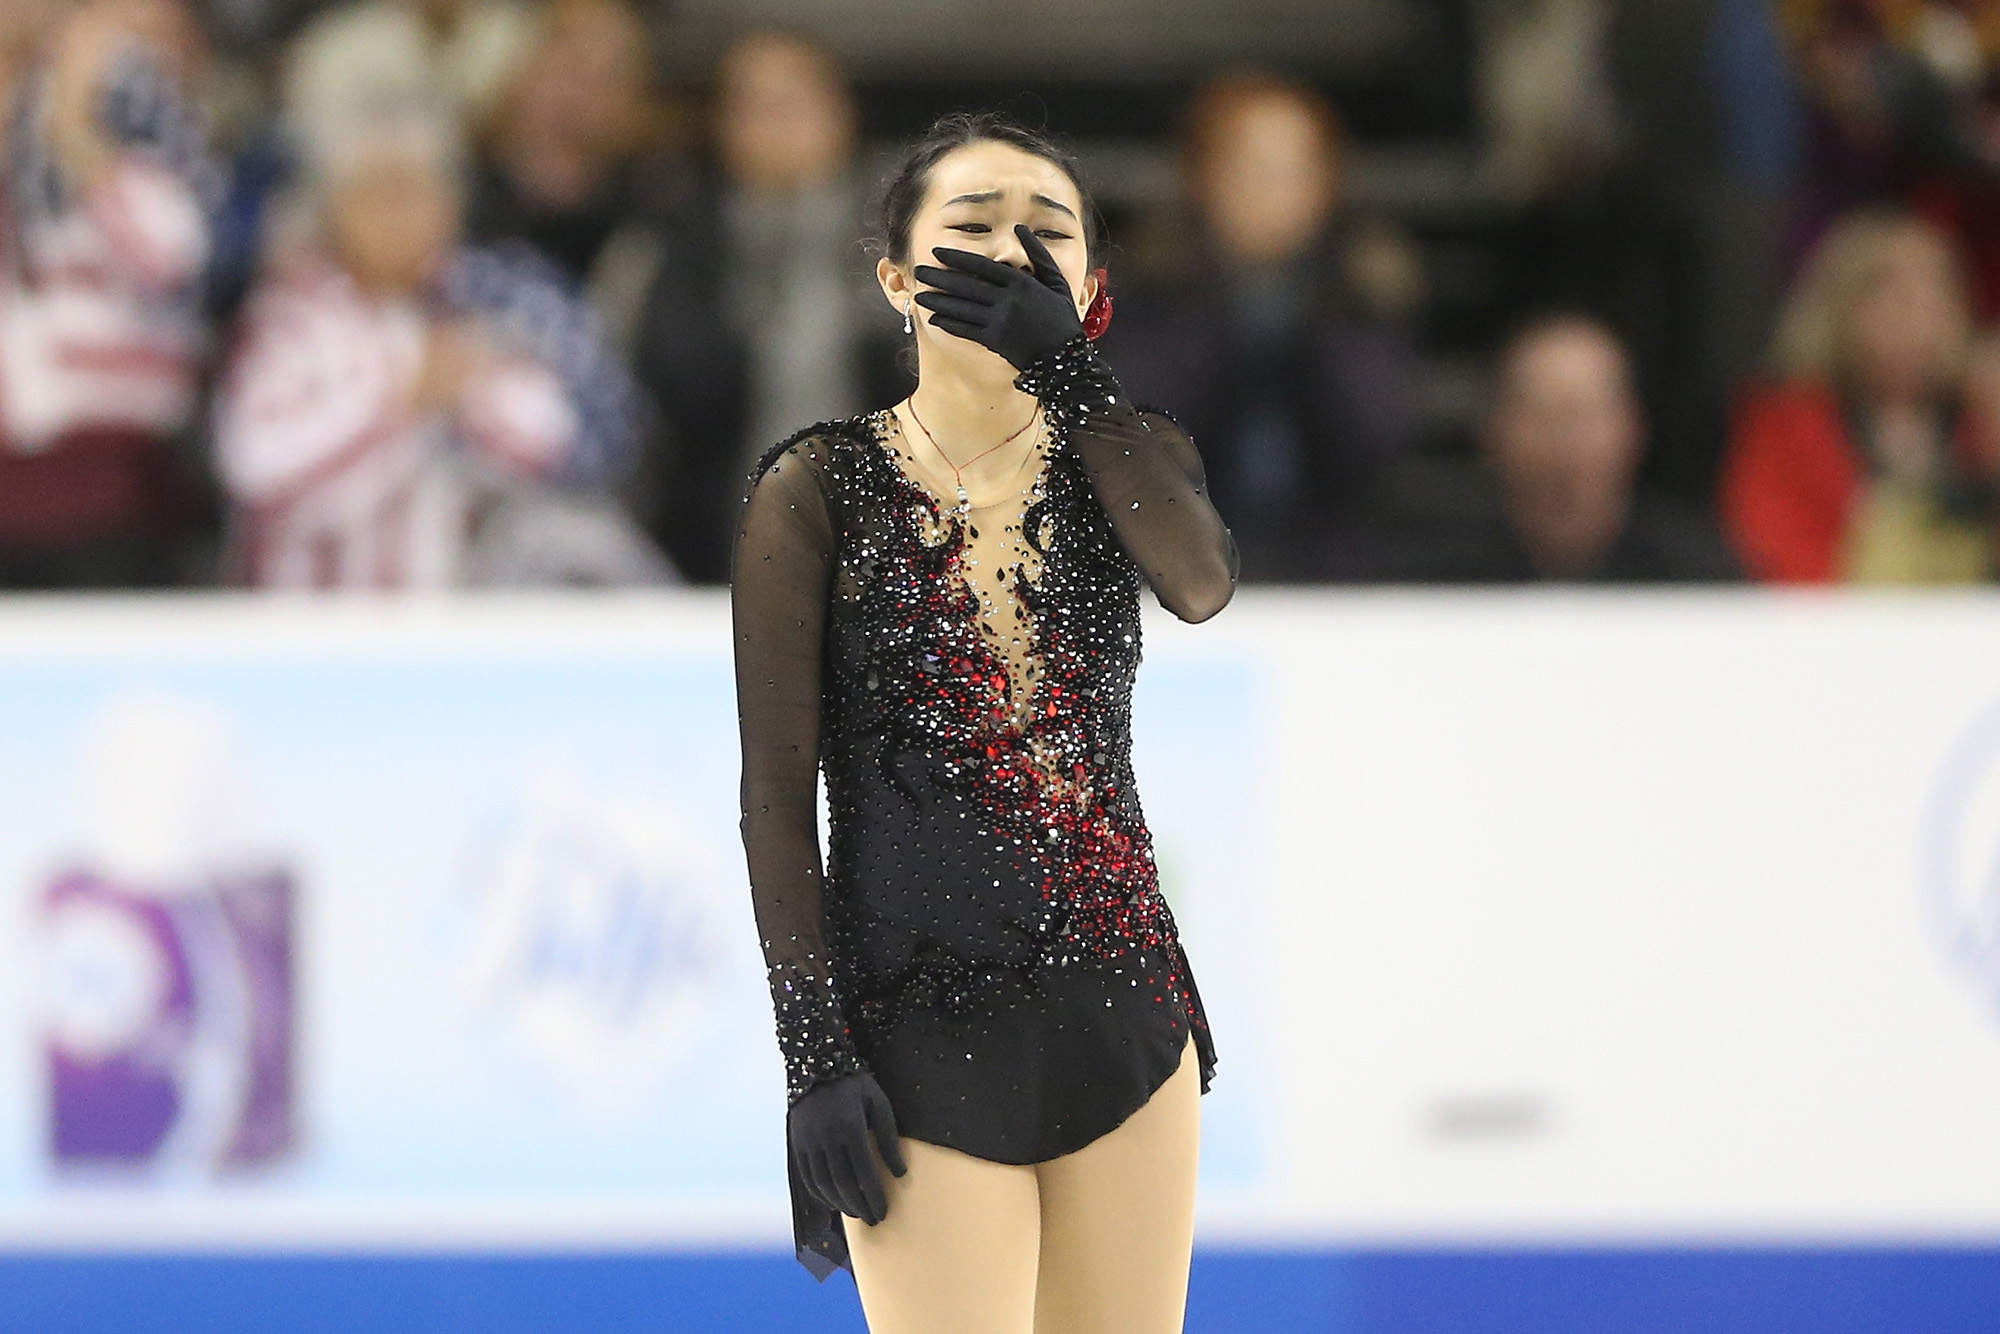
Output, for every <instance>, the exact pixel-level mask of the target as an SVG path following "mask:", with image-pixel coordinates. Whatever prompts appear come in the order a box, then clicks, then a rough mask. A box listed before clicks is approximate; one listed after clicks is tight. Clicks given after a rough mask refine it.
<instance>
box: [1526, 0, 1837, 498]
mask: <svg viewBox="0 0 2000 1334" xmlns="http://www.w3.org/2000/svg"><path fill="white" fill-rule="evenodd" d="M1507 8H1508V10H1509V11H1512V12H1518V13H1519V15H1520V18H1519V19H1518V21H1517V22H1515V23H1513V24H1504V25H1498V28H1497V31H1496V32H1495V34H1494V35H1493V38H1492V40H1491V42H1490V44H1489V46H1490V52H1491V58H1490V59H1489V62H1488V69H1489V73H1488V82H1489V85H1491V86H1490V87H1489V89H1488V92H1487V102H1488V123H1489V129H1490V131H1491V132H1492V134H1493V135H1494V137H1495V139H1496V142H1495V144H1494V164H1495V167H1496V170H1499V171H1501V173H1502V174H1503V176H1504V177H1505V178H1506V179H1507V180H1508V182H1509V183H1510V184H1511V185H1512V186H1513V190H1514V193H1516V194H1517V195H1518V196H1520V197H1523V198H1525V199H1527V201H1528V203H1529V208H1528V210H1527V212H1526V216H1525V225H1524V227H1523V247H1522V250H1521V252H1520V255H1519V261H1518V270H1517V271H1518V273H1519V275H1520V280H1519V283H1518V289H1519V290H1518V296H1517V304H1518V306H1525V307H1528V308H1547V307H1558V308H1565V309H1582V310H1588V311H1590V312H1591V313H1593V314H1595V315H1597V316H1599V317H1600V318H1602V319H1604V320H1605V321H1606V322H1607V323H1608V324H1609V325H1610V326H1611V328H1612V329H1613V330H1615V331H1616V332H1617V334H1618V336H1619V339H1620V341H1621V342H1623V343H1624V345H1625V347H1626V349H1627V351H1628V355H1629V356H1630V358H1631V361H1632V364H1633V370H1634V375H1635V378H1636V380H1637V383H1638V387H1639V393H1640V395H1641V398H1642V400H1643V401H1644V403H1645V405H1646V410H1647V416H1648V419H1649V421H1650V423H1651V427H1652V429H1651V431H1650V433H1649V435H1650V440H1651V447H1650V449H1649V451H1648V455H1647V458H1646V460H1645V462H1644V464H1643V465H1642V472H1643V475H1644V479H1645V482H1646V483H1647V487H1648V489H1649V490H1653V491H1660V492H1667V493H1672V494H1674V495H1677V496H1679V497H1680V498H1681V499H1683V500H1685V501H1687V502H1689V503H1696V504H1703V505H1706V504H1707V503H1709V501H1710V499H1711V497H1712V496H1713V494H1714V487H1715V479H1716V474H1717V471H1718V469H1719V466H1720V462H1721V456H1722V450H1723V442H1724V440H1725V438H1726V436H1727V429H1728V427H1727V423H1728V406H1729V401H1730V395H1731V393H1732V392H1733V390H1734V387H1735V385H1736V384H1737V382H1738V381H1739V380H1740V379H1741V377H1742V376H1743V375H1744V374H1745V373H1747V372H1748V371H1750V370H1751V369H1753V368H1754V367H1755V366H1756V364H1757V361H1758V358H1759V357H1760V355H1761V354H1762V350H1763V348H1764V346H1765V345H1766V344H1767V343H1768V341H1769V338H1770V325H1771V320H1772V318H1773V316H1774V314H1775V311H1776V306H1777V302H1778V298H1779V296H1780V294H1781V292H1782V286H1783V284H1782V265H1783V258H1784V234H1785V225H1786V221H1787V217H1788V209H1789V207H1790V200H1791V195H1792V190H1793V187H1794V183H1795V180H1796V178H1797V175H1798V172H1799V164H1800V161H1801V156H1802V151H1803V150H1802V144H1803V130H1802V112H1801V109H1800V106H1799V98H1798V92H1797V86H1796V80H1795V79H1794V77H1793V74H1792V70H1791V66H1790V61H1789V59H1788V53H1787V51H1786V49H1785V46H1784V44H1783V41H1782V38H1781V34H1780V32H1779V30H1778V29H1777V27H1776V24H1775V19H1774V16H1773V14H1772V8H1771V5H1770V4H1769V2H1768V0H1525V2H1524V3H1522V4H1520V5H1517V6H1511V7H1507Z"/></svg>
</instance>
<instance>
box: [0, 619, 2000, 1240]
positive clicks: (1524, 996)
mask: <svg viewBox="0 0 2000 1334" xmlns="http://www.w3.org/2000/svg"><path fill="white" fill-rule="evenodd" d="M1148 636H1149V639H1148V656H1147V667H1146V669H1145V671H1143V672H1142V676H1141V696H1140V704H1139V723H1138V731H1139V754H1138V764H1139V780H1140V789H1141V793H1142V795H1143V796H1144V798H1145V800H1146V805H1147V810H1148V813H1149V816H1150V818H1151V820H1152V823H1153V826H1154V831H1155V834H1156V837H1157V839H1158V841H1159V844H1160V852H1161V860H1162V865H1163V868H1164V871H1165V874H1166V877H1167V882H1168V888H1169V892H1170V894H1171V895H1173V897H1174V901H1175V905H1176V910H1177V912H1178V913H1179V914H1180V916H1181V920H1182V925H1183V928H1184V931H1185V933H1186V936H1187V940H1188V945H1189V949H1190V953H1191V956H1192V959H1193V962H1194V965H1195V969H1196V973H1197V976H1198V978H1199V979H1200V982H1201V986H1202V990H1203V994H1204V996H1205V998H1206V999H1207V1000H1208V1002H1209V1005H1210V1008H1211V1011H1212V1014H1213V1016H1214V1019H1215V1027H1216V1038H1217V1043H1218V1046H1219V1048H1220V1050H1221V1054H1222V1065H1221V1069H1220V1071H1219V1072H1218V1077H1217V1082H1216V1086H1215V1091H1214V1092H1213V1093H1212V1094H1211V1095H1210V1097H1209V1098H1208V1099H1207V1100H1206V1111H1207V1115H1208V1118H1209V1120H1208V1130H1209V1135H1208V1138H1207V1140H1206V1142H1205V1145H1204V1155H1205V1159H1204V1173H1205V1177H1204V1201H1203V1229H1204V1235H1205V1236H1206V1237H1207V1238H1208V1239H1209V1240H1210V1241H1212V1242H1216V1243H1223V1244H1227V1243H1231V1242H1244V1243H1257V1244H1264V1243H1278V1244H1285V1243H1297V1244H1317V1243H1323V1242H1340V1243H1347V1244H1357V1243H1358V1244H1367V1243H1371V1242H1397V1241H1419V1242H1453V1241H1465V1240H1475V1241H1491V1242H1495V1243H1506V1242H1524V1241H1528V1242H1532V1241H1547V1240H1585V1241H1596V1240H1609V1241H1623V1240H1645V1241H1668V1242H1675V1241H1684V1242H1687V1243H1690V1244H1697V1243H1708V1242H1713V1241H1717V1240H1788V1239H1808V1240H1812V1239H1826V1240H1834V1239H1839V1240H1885V1241H1907V1240H1912V1239H1965V1240H1986V1241H1990V1240H1993V1239H1995V1238H2000V1135H1996V1134H1995V1133H1994V1127H1996V1126H2000V1001H1996V997H2000V929H1995V928H1993V927H1991V926H1989V923H1992V922H1994V921H1996V920H2000V916H1996V914H2000V906H1996V905H2000V878H1996V877H2000V871H1996V866H1997V865H2000V715H1996V714H1995V713H1994V710H1995V709H1996V708H2000V599H1993V598H1987V597H1981V596H1939V597H1934V598H1933V597H1926V598H1908V597H1904V598H1896V599H1875V598H1860V597H1846V596H1828V597H1797V596H1778V595H1771V594H1763V593H1756V592H1743V593H1734V594H1703V595H1658V596H1654V595H1641V596H1592V595H1582V594H1539V593H1522V594H1518V595H1516V594H1463V595H1460V594H1439V595H1414V594H1392V593H1349V594H1342V593H1325V594H1319V593H1314V594H1281V593H1275V592H1273V593H1265V592H1246V593H1244V594H1242V595H1241V596H1240V597H1239V599H1238V601H1237V603H1236V604H1235V605H1234V606H1232V607H1231V608H1230V609H1229V610H1228V611H1226V612H1225V613H1224V614H1223V615H1222V616H1221V617H1220V618H1218V619H1217V620H1215V621H1213V622H1211V623H1209V624H1207V625H1203V626H1196V627H1184V626H1180V625H1178V624H1177V623H1174V622H1172V621H1171V620H1170V619H1169V618H1166V617H1164V616H1154V617H1152V619H1150V620H1149V622H1148ZM132 691H141V692H147V691H150V692H155V693H158V692H165V693H167V694H169V695H176V696H177V697H183V698H187V699H192V700H195V701H197V702H199V703H201V704H202V705H204V706H205V707H209V708H211V709H213V710H216V711H219V712H220V713H221V714H223V715H226V716H227V717H228V718H229V719H230V726H231V727H232V728H233V729H234V733H235V735H237V737H238V739H239V741H240V750H241V755H242V765H243V768H244V770H245V777H246V781H247V782H248V784H249V785H250V787H251V788H252V789H253V790H254V792H255V795H256V796H257V798H258V806H259V809H260V812H261V813H260V815H259V817H258V818H259V820H260V821H261V822H262V823H261V824H260V825H259V828H260V829H261V830H263V831H264V833H265V834H266V835H267V836H268V838H269V839H270V840H272V841H273V842H274V845H275V846H279V847H280V848H281V849H282V851H283V852H284V855H285V856H286V857H288V858H290V862H291V864H292V865H294V866H295V867H296V868H297V871H298V875H299V879H300V882H301V886H302V891H301V892H302V895H303V899H302V903H303V907H302V911H301V915H300V920H299V934H298V945H297V948H298V950H299V952H300V979H299V995H298V997H297V1002H298V1004H299V1007H300V1030H299V1038H300V1048H299V1076H300V1079H299V1090H298V1108H297V1113H298V1116H299V1120H300V1124H301V1139H300V1147H299V1149H298V1151H297V1152H296V1153H295V1154H294V1155H292V1156H291V1157H289V1158H288V1159H286V1160H285V1161H284V1162H283V1163H281V1164H279V1165H277V1166H276V1167H273V1168H271V1169H268V1170H265V1171H262V1172H258V1173H253V1174H249V1175H248V1176H245V1177H242V1178H240V1179H230V1180H226V1181H220V1182H217V1181H211V1180H209V1179H208V1177H207V1176H206V1175H205V1174H204V1173H203V1172H201V1171H199V1170H191V1169H188V1168H186V1167H185V1165H182V1166H180V1167H178V1168H176V1169H175V1170H173V1171H158V1172H154V1173H151V1174H149V1175H146V1176H145V1177H143V1178H141V1179H124V1180H117V1181H111V1182H105V1181H89V1182H80V1181H78V1180H77V1179H75V1178H74V1177H69V1176H64V1175H62V1174H58V1173H56V1172H54V1171H53V1170H52V1168H51V1165H50V1163H49V1161H48V1150H47V1148H46V1144H45V1141H46V1137H47V1132H46V1127H45V1120H46V1113H45V1101H46V1080H47V1074H46V1072H45V1069H44V1058H43V1056H42V1053H41V1047H40V1037H39V1020H38V1018H37V1014H38V1005H37V1000H36V997H37V994H38V993H37V983H36V981H35V977H36V970H37V967H38V966H39V960H38V955H37V950H38V949H39V945H38V943H37V942H38V937H37V935H36V929H35V922H34V918H33V915H32V911H31V909H32V905H33V903H34V901H35V899H36V896H37V895H38V894H39V893H40V892H41V891H42V888H43V886H44V885H45V884H46V883H47V880H48V876H49V873H50V869H51V868H52V867H54V866H57V865H61V864H65V861H66V859H68V860H73V859H74V857H75V855H76V854H75V849H76V847H77V846H79V844H78V842H77V840H78V838H80V837H82V836H81V835H79V834H78V833H77V831H76V828H75V827H74V826H75V822H76V808H77V803H76V800H75V799H74V796H73V789H74V787H75V785H76V782H77V777H76V772H75V771H76V769H77V767H78V765H79V764H80V763H81V761H80V760H79V759H78V758H77V757H78V754H79V753H80V751H79V748H80V747H81V746H82V744H83V743H82V741H81V740H80V738H81V737H82V736H83V734H84V733H85V732H86V731H87V730H88V729H87V726H86V724H87V723H88V722H89V719H90V718H92V717H94V716H97V711H100V710H101V707H102V705H103V703H104V701H105V700H107V699H114V698H120V697H124V696H125V695H129V694H130V692H132ZM727 713H728V698H727V623H726V612H725V608H724V605H723V603H722V601H721V600H720V599H719V598H718V597H716V596H713V595H687V594H683V595H664V596H647V597H640V598H625V597H618V598H605V599H597V598H581V599H570V600H536V599H529V600H487V599H481V600H477V601H468V602H425V601H416V602H406V603H318V602H293V601H271V600H265V599H236V598H189V599H174V600H170V601H146V600H138V599H134V600H129V601H125V600H107V601H99V602H90V603H65V602H42V601H23V602H20V603H15V604H9V605H0V738H11V739H10V740H8V741H7V742H5V743H0V911H4V913H5V916H4V917H0V1246H7V1247H16V1248H19V1247H38V1246H51V1245H54V1246H75V1245H92V1246H105V1247H114V1248H116V1247H126V1246H135V1247H148V1246H175V1245H222V1246H278V1247H297V1246H319V1245H344V1246H355V1245H360V1246H381V1247H390V1248H401V1247H427V1246H454V1245H472V1246H490V1245H503V1246H505V1245H516V1246H526V1247H536V1248H540V1247H551V1246H581V1247H591V1246H602V1245H629V1244H664V1245H703V1244H746V1243H747V1244H780V1243H781V1242H782V1238H783V1236H784V1229H785V1215H784V1208H783V1197H782V1176H781V1175H780V1173H779V1170H778V1169H779V1166H780V1164H779V1161H778V1159H777V1157H776V1154H777V1147H776V1146H777V1142H778V1141H777V1134H778V1126H779V1108H778V1105H777V1103H778V1099H779V1096H780V1095H779V1093H778V1086H777V1076H776V1060H775V1055H774V1054H773V1052H772V1050H771V1043H770V1038H769V1017H768V1012H767V1010H766V1009H765V1005H764V1000H763V997H762V990H761V976H760V975H759V973H760V970H759V969H758V966H757V963H756V960H755V955H754V933H753V930H752V927H751V925H750V921H749V916H748V911H747V907H746V906H745V905H744V903H743V893H744V892H743V887H742V884H741V869H740V867H741V862H740V854H739V853H738V852H737V849H736V842H735V840H736V831H735V827H734V823H733V807H734V800H735V795H734V788H735V773H734V756H733V753H731V751H730V748H729V744H728V739H727V738H728V732H729V726H730V719H729V717H728V716H727ZM399 746H400V747H404V748H405V749H404V750H399V749H398V747H399ZM9 752H12V754H11V755H10V754H9ZM371 764H372V765H375V766H378V767H380V768H382V769H384V770H386V771H387V772H388V774H389V775H390V776H389V777H385V778H383V779H381V780H380V782H379V784H377V785H379V786H383V787H385V788H386V789H389V790H388V791H385V792H377V791H371V790H369V789H370V784H371V780H370V779H368V778H367V776H366V775H367V773H368V772H369V770H368V769H367V767H366V766H368V765H371ZM426 765H428V766H430V767H429V768H426V767H425V766H426ZM342 766H354V768H353V771H349V770H347V769H343V767H342ZM551 766H553V767H554V769H556V770H560V771H562V772H564V773H569V774H572V775H573V774H575V773H581V774H583V775H584V776H585V778H586V780H587V781H584V782H583V783H582V785H581V788H580V789H579V790H585V792H586V796H587V798H588V801H591V802H597V803H599V805H598V806H597V807H592V808H591V809H593V810H599V809H600V808H601V811H613V812H616V811H628V810H638V809H645V810H656V809H657V810H663V811H671V812H672V815H671V819H672V820H673V821H675V822H677V825H676V827H677V828H680V829H681V830H682V832H683V834H684V837H680V839H679V841H678V842H676V843H674V845H673V848H674V851H673V852H672V856H673V857H675V858H680V860H679V861H676V862H675V863H674V865H675V867H676V868H677V870H676V874H681V873H685V875H686V877H687V878H688V880H689V883H690V884H693V885H694V886H695V889H694V890H693V891H692V892H693V893H694V894H695V897H696V899H698V900H699V902H700V904H701V905H705V906H703V907H702V908H701V909H700V913H698V914H697V916H698V917H699V918H700V923H698V925H700V929H699V930H697V931H696V935H697V936H699V938H700V940H701V941H703V942H706V943H705V944H704V945H703V947H702V948H703V951H705V952H702V951H697V952H696V954H695V955H691V956H690V957H695V958H696V963H697V964H698V965H699V967H698V968H697V970H696V971H695V972H694V973H692V974H690V976H694V977H697V978H698V979H699V980H700V987H701V988H702V990H701V994H699V995H697V996H693V997H692V998H689V997H687V996H682V997H681V998H680V999H679V1000H676V1001H674V1004H673V1006H668V1007H667V1008H666V1009H663V1010H662V1011H661V1013H663V1014H671V1015H673V1016H678V1018H677V1019H676V1022H686V1023H688V1024H689V1025H691V1027H690V1030H689V1033H688V1034H687V1035H685V1036H684V1037H682V1038H680V1039H677V1040H676V1042H675V1043H670V1044H664V1045H660V1046H659V1049H658V1050H657V1051H656V1050H654V1049H653V1047H651V1046H648V1045H647V1044H644V1043H640V1044H639V1045H638V1046H637V1047H633V1048H632V1049H631V1050H632V1051H634V1052H636V1053H637V1056H635V1057H634V1058H633V1059H634V1060H637V1061H639V1063H640V1064H641V1065H644V1066H645V1069H644V1070H642V1071H641V1072H640V1073H641V1074H644V1075H645V1076H646V1077H645V1078H637V1077H635V1078H633V1079H630V1080H622V1082H621V1080H620V1079H614V1078H611V1076H613V1075H622V1073H624V1068H623V1067H622V1066H616V1065H615V1062H609V1061H608V1060H607V1062H604V1063H600V1065H599V1066H590V1067H588V1068H586V1069H582V1071H581V1073H579V1068H578V1067H577V1065H576V1063H575V1062H572V1061H568V1060H567V1058H564V1057H561V1054H560V1053H558V1058H557V1059H555V1060H553V1062H552V1061H551V1059H550V1053H549V1051H548V1050H546V1049H537V1048H536V1047H535V1044H534V1042H533V1041H532V1040H526V1041H524V1040H523V1038H522V1033H523V1032H529V1033H530V1037H532V1031H540V1030H533V1022H532V1021H535V1018H536V1016H538V1015H539V1016H541V1017H542V1018H543V1019H546V1017H547V1011H546V1008H544V1009H541V1010H537V1009H535V1008H534V1006H533V1004H531V1003H530V1002H531V1000H532V998H530V999H529V1000H523V999H522V998H521V996H520V995H513V999H511V1000H510V999H508V998H507V997H506V996H502V997H501V999H499V1000H498V1001H495V1000H493V999H492V997H491V996H490V995H487V993H484V992H482V993H480V995H482V996H485V997H486V999H484V1000H478V999H477V998H474V999H468V996H469V995H470V994H471V993H469V992H468V991H467V990H466V988H465V986H464V985H463V979H464V974H465V969H464V960H463V958H461V957H459V956H457V955H454V953H453V947H452V945H451V943H450V937H451V931H450V930H447V929H446V928H447V927H452V926H453V925H454V924H457V925H461V926H462V925H463V923H460V922H459V921H458V919H457V918H454V917H451V916H450V915H449V913H448V912H447V911H446V910H447V909H449V908H451V905H452V904H455V903H458V900H457V899H454V898H453V897H452V895H453V894H455V893H457V892H458V890H456V889H453V888H451V886H452V885H454V884H456V881H455V880H454V879H453V877H454V876H456V875H458V871H457V870H456V869H454V868H457V867H458V866H459V863H460V862H461V861H462V860H463V857H464V852H465V848H466V847H467V846H468V840H474V841H476V839H477V837H479V835H478V831H479V830H481V829H484V828H487V827H488V824H485V823H482V821H487V822H489V823H490V820H491V818H492V816H493V813H494V812H495V811H497V810H507V809H511V807H510V806H509V803H510V802H515V801H517V800H524V798H522V797H521V793H522V792H524V791H528V790H530V789H534V790H539V789H536V788H535V781H537V780H535V778H534V776H535V775H545V773H546V771H548V770H549V769H550V767H551ZM565 766H567V767H565ZM396 774H406V775H407V777H406V778H405V779H397V778H396V777H395V776H394V775H396ZM398 782H402V783H404V787H402V788H398V787H397V784H398ZM648 802H651V803H654V804H653V805H646V803H648ZM593 818H594V817H593ZM604 818H606V819H609V818H610V817H609V816H606V817H604ZM452 911H456V909H452ZM441 914H444V915H443V916H441ZM701 914H706V916H701ZM441 923H442V924H443V925H441ZM701 924H705V925H701ZM703 932H706V934H703ZM697 956H698V957H697ZM668 980H669V981H672V979H668ZM475 990H476V989H475ZM669 990H670V989H669ZM509 994H512V993H509ZM662 994H668V993H662ZM675 994H677V993H675ZM544 999H546V997H545V998H544ZM669 999H671V995H670V996H669ZM509 1006H513V1007H514V1008H512V1009H510V1008H508V1007H509ZM674 1006H679V1008H674ZM482 1007H483V1008H482ZM689 1016H693V1017H692V1018H690V1017H689ZM531 1030H532V1031H531ZM565 1031H567V1030H565ZM599 1036H602V1035H599ZM606 1050H607V1051H612V1052H613V1054H614V1055H616V1054H617V1053H618V1052H622V1051H623V1050H624V1049H623V1048H615V1047H610V1046H607V1047H606ZM619 1059H621V1060H622V1059H623V1057H622V1056H621V1057H620V1058H619ZM647 1062H650V1063H651V1064H650V1065H648V1064H646V1063H647ZM607 1079H609V1080H610V1082H609V1083H607V1082H606V1081H607ZM690 1145H692V1146H696V1147H692V1148H690V1147H689V1146H690Z"/></svg>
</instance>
